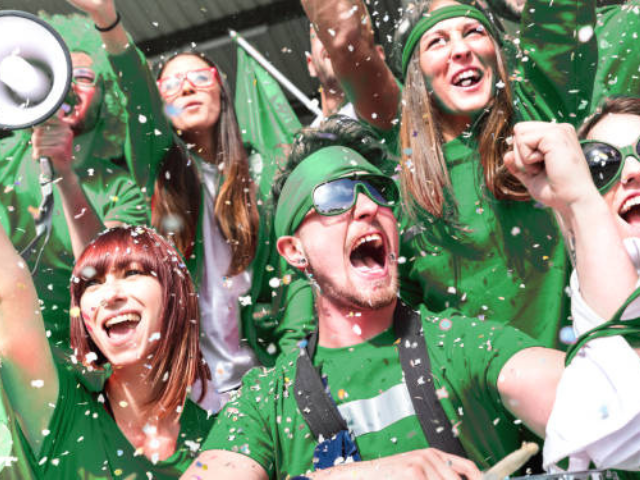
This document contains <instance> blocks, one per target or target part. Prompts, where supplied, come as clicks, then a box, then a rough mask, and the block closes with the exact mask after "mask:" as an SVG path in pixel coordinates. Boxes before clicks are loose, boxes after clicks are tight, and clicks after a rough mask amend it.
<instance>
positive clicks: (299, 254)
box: [276, 235, 307, 270]
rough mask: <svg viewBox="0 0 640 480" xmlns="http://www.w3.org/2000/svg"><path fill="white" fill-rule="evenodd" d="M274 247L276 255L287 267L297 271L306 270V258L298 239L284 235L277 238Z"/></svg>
mask: <svg viewBox="0 0 640 480" xmlns="http://www.w3.org/2000/svg"><path fill="white" fill-rule="evenodd" d="M276 245H277V247H278V253H279V254H280V255H282V256H283V257H284V259H285V260H286V261H287V263H288V264H289V265H291V266H292V267H294V268H297V269H298V270H304V269H305V268H307V257H306V256H305V254H304V250H303V249H302V242H300V239H299V238H297V237H293V236H289V235H286V236H283V237H280V238H278V241H277V243H276Z"/></svg>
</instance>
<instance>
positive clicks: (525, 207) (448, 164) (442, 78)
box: [303, 0, 595, 347]
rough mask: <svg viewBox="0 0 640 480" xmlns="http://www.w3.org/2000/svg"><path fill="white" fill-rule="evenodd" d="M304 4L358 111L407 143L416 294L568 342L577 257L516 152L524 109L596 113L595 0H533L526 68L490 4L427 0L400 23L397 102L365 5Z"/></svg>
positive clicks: (417, 299) (405, 183)
mask: <svg viewBox="0 0 640 480" xmlns="http://www.w3.org/2000/svg"><path fill="white" fill-rule="evenodd" d="M303 4H304V5H305V8H306V10H307V13H308V14H309V17H310V19H311V20H312V22H314V23H315V24H317V25H316V26H317V28H316V30H317V31H318V34H319V36H320V37H321V39H322V41H323V43H324V44H325V47H326V48H327V51H328V53H329V56H330V57H331V59H332V62H333V65H334V69H335V71H336V72H337V74H338V75H339V77H340V78H341V80H342V81H343V82H345V83H349V85H350V86H351V87H353V88H352V90H353V91H355V99H354V103H355V106H356V111H358V113H359V114H360V115H361V116H362V118H364V119H366V120H367V121H368V122H370V123H371V124H373V125H375V126H376V127H378V128H379V129H380V130H381V131H382V132H383V135H384V136H385V138H386V139H387V142H388V143H391V144H397V143H400V146H399V148H398V151H399V153H400V155H401V157H402V158H401V165H400V168H399V171H400V180H401V190H402V198H403V206H404V207H405V209H404V210H405V214H406V215H405V216H404V224H403V226H404V229H403V230H404V233H403V235H402V246H401V254H402V256H403V257H405V259H406V261H405V262H404V263H403V264H402V271H401V276H402V297H403V299H405V301H407V302H408V303H410V304H412V305H416V304H419V303H422V302H424V303H426V304H427V305H429V306H430V308H432V309H433V310H435V311H441V310H443V309H445V308H447V307H449V306H456V307H457V308H459V309H460V310H461V311H463V312H464V313H465V314H467V315H468V316H470V317H479V318H482V319H493V320H496V321H501V322H509V323H510V324H511V325H514V326H516V327H518V328H520V329H521V330H523V331H525V332H526V333H528V334H529V335H531V336H533V337H534V338H536V339H537V340H539V341H540V342H541V343H542V344H543V345H545V346H548V347H551V346H555V345H557V343H558V338H557V332H558V329H559V326H560V324H561V323H562V321H563V320H564V319H566V316H567V313H568V311H567V307H568V302H567V301H566V299H565V298H564V297H563V296H561V295H558V292H561V291H562V288H563V286H564V284H565V281H566V275H567V273H568V270H567V264H568V261H567V259H566V254H565V252H564V248H563V246H562V241H561V237H560V235H559V233H558V231H557V228H556V225H555V222H554V219H553V218H552V216H550V215H549V213H548V212H546V211H543V210H541V209H539V208H537V207H536V205H535V204H534V203H533V202H531V201H530V197H529V196H528V194H527V192H526V189H525V188H524V187H523V186H522V185H521V184H520V183H519V182H518V181H517V179H516V178H514V177H513V176H512V175H510V174H509V172H508V171H507V170H506V169H505V168H504V165H503V163H502V156H503V154H504V152H505V151H506V149H507V148H508V145H507V139H508V137H509V136H510V135H511V130H512V126H513V124H514V123H515V121H516V119H518V118H526V119H544V120H552V119H554V118H556V119H566V120H567V121H574V118H578V117H580V115H584V114H586V112H587V108H586V106H587V104H588V99H589V98H590V92H591V90H592V85H591V84H590V80H589V78H588V77H589V76H588V75H585V74H584V72H587V71H588V70H589V68H590V66H591V64H592V62H593V59H594V53H595V42H594V39H593V38H592V35H591V36H589V35H588V33H589V28H592V27H593V24H594V23H595V14H594V7H595V5H594V2H592V1H590V0H586V1H565V0H562V1H559V2H558V1H555V2H553V4H549V3H548V2H539V1H536V0H530V1H529V3H528V5H527V7H525V9H524V11H525V13H524V15H523V21H522V28H521V38H520V39H519V41H520V43H519V46H520V47H521V48H522V52H523V53H522V54H521V59H522V62H521V64H520V65H519V70H518V71H517V72H514V73H513V74H510V73H509V72H508V70H507V66H506V64H505V62H504V60H503V56H502V52H501V50H502V47H501V44H500V43H499V42H500V37H499V34H498V32H497V28H496V26H495V25H494V23H493V22H492V21H491V19H490V18H489V17H488V16H487V15H486V14H485V13H484V12H483V11H482V10H480V9H479V8H476V7H475V6H471V5H468V4H467V3H466V2H464V3H462V2H455V1H450V0H433V1H423V2H420V3H419V4H418V5H416V6H415V7H413V8H411V7H410V8H408V9H407V12H406V16H405V18H404V19H403V20H402V21H401V22H400V23H399V26H398V34H397V41H396V45H398V46H399V48H400V50H401V51H399V52H398V53H399V55H398V57H397V58H398V59H400V60H401V62H400V63H401V65H400V66H399V67H400V68H398V69H396V71H398V70H399V71H401V72H402V77H403V81H404V89H403V91H402V95H401V98H400V97H399V96H396V98H395V101H392V100H394V99H391V100H390V99H389V94H386V95H385V94H383V93H381V92H383V91H386V92H397V90H396V89H395V86H394V85H393V83H394V80H393V77H392V76H391V75H390V73H389V69H388V68H387V67H386V66H385V65H384V64H383V63H382V62H378V61H377V60H376V59H375V58H374V56H373V55H372V54H371V50H370V46H371V45H372V39H371V33H370V30H371V26H370V23H369V22H368V21H366V17H364V16H365V15H366V10H365V9H364V6H363V5H362V2H356V6H355V7H354V6H353V2H346V1H341V0H331V1H324V0H323V1H320V0H304V1H303ZM336 12H341V13H338V14H336ZM336 18H338V19H339V20H338V22H337V24H336V20H335V19H336ZM583 27H584V35H582V36H581V37H580V39H577V38H576V32H577V31H581V29H583ZM331 32H335V35H333V34H332V33H331ZM351 51H353V53H349V52H351ZM369 58H370V59H371V60H370V61H369ZM365 59H366V62H365ZM361 64H365V65H364V66H361ZM363 69H364V70H365V71H366V74H365V73H363V72H362V70H363ZM372 70H373V71H372ZM363 75H368V77H369V78H372V77H375V78H377V79H379V82H371V83H374V84H375V89H376V92H371V91H365V90H364V89H363V90H358V89H357V87H358V85H359V84H358V78H359V77H361V76H363ZM361 81H364V79H361ZM367 81H368V80H367ZM372 88H374V87H372ZM359 93H360V95H359V96H358V94H359ZM376 95H379V98H380V101H379V102H378V101H377V99H378V97H376ZM372 98H375V99H376V101H372ZM364 105H369V107H370V108H369V109H368V110H367V109H366V108H364ZM398 105H401V119H400V126H399V130H400V131H399V135H398V128H397V127H394V125H397V123H398V122H397V121H394V118H395V117H396V116H397V109H398Z"/></svg>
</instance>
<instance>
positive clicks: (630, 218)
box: [618, 194, 640, 226]
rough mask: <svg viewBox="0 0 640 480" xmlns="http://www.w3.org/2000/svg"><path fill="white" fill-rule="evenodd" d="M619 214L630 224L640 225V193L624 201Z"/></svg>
mask: <svg viewBox="0 0 640 480" xmlns="http://www.w3.org/2000/svg"><path fill="white" fill-rule="evenodd" d="M618 215H619V216H620V218H622V220H624V221H625V222H627V223H628V224H629V225H635V226H638V225H640V194H638V195H633V196H631V197H629V198H627V199H626V200H625V201H624V202H622V204H621V205H620V208H619V209H618Z"/></svg>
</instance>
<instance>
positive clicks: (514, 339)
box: [202, 308, 536, 479]
mask: <svg viewBox="0 0 640 480" xmlns="http://www.w3.org/2000/svg"><path fill="white" fill-rule="evenodd" d="M421 314H422V324H423V329H424V336H425V340H426V343H427V351H428V354H429V359H430V362H431V374H433V378H434V380H435V388H436V391H437V394H438V398H439V399H440V402H441V405H442V407H443V409H444V411H445V413H446V415H447V417H448V418H449V420H450V421H451V426H452V428H453V429H454V430H455V432H457V433H458V434H459V438H460V441H461V443H462V446H463V448H464V449H465V450H466V452H467V453H468V455H469V458H470V459H472V460H473V461H475V462H476V463H477V465H478V466H480V467H481V468H486V467H487V466H488V465H490V464H493V463H495V462H496V461H497V460H498V459H500V458H502V457H503V456H504V455H505V454H507V453H510V452H511V451H512V450H514V449H516V448H519V446H520V437H519V433H520V426H519V423H520V422H518V421H516V419H515V418H514V417H512V416H511V414H510V413H509V412H507V411H506V409H505V408H504V406H503V405H502V403H501V401H500V396H499V393H498V390H497V382H498V376H499V374H500V371H501V369H502V367H503V366H504V365H505V363H506V362H507V361H508V360H509V358H511V357H512V356H513V355H514V354H515V353H517V352H518V351H520V350H522V349H524V348H527V347H531V346H535V345H536V342H535V341H534V340H532V339H531V338H530V337H528V336H527V335H525V334H523V333H522V332H519V331H517V330H516V329H514V328H511V327H509V326H503V325H500V324H497V323H491V322H480V321H477V320H472V319H468V318H463V317H460V316H459V315H457V314H456V313H455V312H453V311H446V312H442V314H440V315H437V316H436V315H434V314H432V313H430V312H428V311H427V310H426V309H424V308H423V309H422V311H421ZM296 358H297V354H296V353H292V354H286V355H282V356H281V357H280V358H279V359H278V361H277V363H276V366H275V368H272V369H270V370H264V369H254V370H252V371H251V372H250V373H249V374H247V375H246V376H245V378H244V379H243V387H242V389H241V391H240V393H239V394H238V396H237V398H236V399H235V400H232V401H231V402H229V403H228V404H227V406H226V407H225V409H224V410H223V411H222V413H221V414H220V415H218V418H217V420H216V424H215V426H214V428H213V429H212V430H211V433H210V435H209V437H208V438H207V440H206V441H205V443H204V444H203V446H202V449H203V450H215V449H220V450H229V451H233V452H237V453H240V454H243V455H246V456H248V457H250V458H252V459H253V460H255V461H256V462H257V463H259V464H260V465H261V466H262V467H263V468H264V470H265V471H266V472H267V474H268V476H269V478H271V479H276V478H277V479H280V478H289V477H288V475H289V476H296V475H302V474H304V473H305V472H307V471H309V470H311V469H312V464H313V454H314V448H315V446H316V443H317V442H316V440H315V439H314V437H313V435H312V434H311V432H310V430H309V427H308V426H307V424H306V422H305V420H304V417H303V416H302V414H301V413H300V411H299V410H298V406H297V403H296V400H295V395H294V392H293V389H294V388H295V387H294V379H295V378H296ZM313 363H314V365H315V366H316V367H320V368H321V372H322V375H323V376H324V375H326V376H327V382H328V386H329V388H330V390H331V395H332V397H333V399H334V400H335V402H336V404H337V406H338V409H339V410H340V412H341V415H342V416H343V417H344V418H345V420H346V422H347V425H349V429H350V431H351V432H353V433H354V435H355V438H356V443H357V446H358V450H359V452H360V455H361V457H362V459H363V460H374V459H377V458H381V457H387V456H390V455H394V454H398V453H404V452H409V451H412V450H416V449H420V448H426V447H428V442H427V440H426V439H425V436H424V434H423V432H422V429H421V427H420V424H419V421H418V418H417V417H416V415H415V411H414V410H413V406H412V404H411V400H410V398H409V397H408V393H407V389H406V384H405V383H404V380H403V373H402V367H401V366H400V361H399V359H398V350H397V347H396V337H395V335H394V333H393V329H392V328H391V329H388V330H386V331H385V332H383V333H381V334H379V335H378V336H376V337H374V338H372V339H370V340H368V341H366V342H363V343H361V344H358V345H353V346H351V347H345V348H323V347H318V350H317V352H316V355H315V356H314V361H313ZM425 375H429V373H428V372H425ZM445 428H446V427H445ZM204 466H206V465H204Z"/></svg>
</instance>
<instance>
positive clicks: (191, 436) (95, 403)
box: [22, 366, 214, 480]
mask: <svg viewBox="0 0 640 480" xmlns="http://www.w3.org/2000/svg"><path fill="white" fill-rule="evenodd" d="M77 375H79V374H78V373H72V372H71V371H69V370H68V369H67V368H66V367H64V366H58V376H59V379H60V393H59V394H58V402H57V403H56V407H55V410H54V411H53V415H52V417H51V420H50V421H49V428H48V430H49V431H50V433H49V434H48V435H47V436H46V437H45V440H44V443H43V444H42V448H41V451H40V455H39V456H38V458H34V457H33V456H32V457H31V460H32V462H33V465H34V470H36V469H37V470H39V472H40V474H41V476H42V478H43V479H44V480H48V479H51V480H62V479H64V480H74V479H90V480H102V479H104V480H107V479H120V478H121V479H127V480H147V479H148V478H154V479H157V480H161V479H167V480H168V479H175V478H178V477H179V476H180V475H181V474H182V473H184V471H185V470H186V469H187V468H188V467H189V465H190V464H191V462H193V460H194V459H195V458H196V457H197V456H198V453H199V452H200V450H199V447H200V444H201V443H202V441H203V439H204V438H205V437H206V435H207V434H208V432H209V430H210V429H211V426H212V424H213V421H214V417H213V416H208V415H207V413H206V412H205V411H204V410H202V409H201V408H200V407H198V406H197V405H196V404H195V403H193V402H191V401H190V400H187V402H186V403H185V405H184V408H183V412H182V416H181V417H180V433H179V435H178V440H177V444H176V451H175V453H174V454H173V455H172V456H171V457H169V458H168V459H166V460H162V461H157V462H156V463H155V464H154V463H152V461H151V460H149V459H148V458H147V457H145V456H144V455H143V454H140V453H138V454H136V450H135V449H134V448H133V446H132V445H131V444H130V443H129V441H128V440H127V438H126V437H125V436H124V434H123V433H122V432H121V431H120V428H119V427H118V425H117V424H116V422H115V420H114V419H113V418H112V417H111V415H109V413H108V412H107V409H106V408H105V403H104V402H105V400H104V399H105V397H104V394H101V393H97V392H91V391H89V390H88V389H87V388H86V386H85V385H84V383H83V381H82V379H80V378H79V377H78V376H77ZM22 442H23V443H24V444H26V440H25V439H24V437H22ZM29 451H30V450H29ZM30 452H31V451H30ZM36 465H37V466H36Z"/></svg>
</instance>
